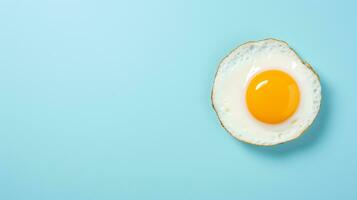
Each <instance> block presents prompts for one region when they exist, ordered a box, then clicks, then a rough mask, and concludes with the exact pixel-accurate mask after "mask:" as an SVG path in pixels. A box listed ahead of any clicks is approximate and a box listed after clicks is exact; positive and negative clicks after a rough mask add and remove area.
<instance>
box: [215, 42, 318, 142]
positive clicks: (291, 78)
mask: <svg viewBox="0 0 357 200" xmlns="http://www.w3.org/2000/svg"><path fill="white" fill-rule="evenodd" d="M211 97H212V105H213V108H214V110H215V111H216V113H217V115H218V118H219V120H220V122H221V124H222V126H223V127H224V128H225V129H226V130H227V131H228V132H229V133H230V134H231V135H232V136H234V137H235V138H237V139H239V140H241V141H244V142H247V143H250V144H256V145H262V146H271V145H276V144H280V143H284V142H287V141H290V140H293V139H295V138H297V137H299V136H300V135H301V134H302V133H303V132H304V131H305V130H306V129H307V128H308V127H309V126H310V125H311V124H312V123H313V121H314V119H315V118H316V116H317V114H318V112H319V109H320V103H321V85H320V81H319V77H318V75H317V74H316V72H315V71H314V70H313V69H312V68H311V66H310V65H309V64H307V63H306V62H304V61H302V60H301V59H300V57H299V56H298V55H297V54H296V52H295V51H294V50H292V49H291V48H290V47H289V46H288V44H287V43H286V42H283V41H280V40H276V39H266V40H261V41H256V42H248V43H245V44H243V45H241V46H239V47H238V48H236V49H235V50H233V51H232V52H231V53H230V54H229V55H228V56H227V57H225V58H224V59H223V60H222V62H221V63H220V65H219V67H218V70H217V73H216V77H215V80H214V84H213V89H212V96H211Z"/></svg>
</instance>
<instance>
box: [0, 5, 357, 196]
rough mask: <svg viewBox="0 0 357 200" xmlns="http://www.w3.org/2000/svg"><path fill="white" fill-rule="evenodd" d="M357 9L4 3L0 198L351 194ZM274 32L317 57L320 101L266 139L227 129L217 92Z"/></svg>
mask: <svg viewBox="0 0 357 200" xmlns="http://www.w3.org/2000/svg"><path fill="white" fill-rule="evenodd" d="M356 6H357V4H356V3H349V2H348V1H345V2H343V1H334V2H332V1H307V0H306V1H269V2H267V1H252V0H250V1H215V2H213V1H206V2H200V1H171V2H169V1H159V0H154V1H144V0H142V1H115V0H102V1H99V0H96V1H94V0H87V1H84V0H53V1H42V0H37V1H25V0H2V1H0V199H2V200H15V199H16V200H42V199H46V200H47V199H51V200H63V199H67V200H72V199H73V200H84V199H86V200H88V199H89V200H90V199H93V200H94V199H129V200H130V199H155V200H157V199H204V200H208V199H272V198H279V199H282V198H287V199H291V200H293V199H317V198H321V199H336V198H342V199H343V198H345V199H356V198H357V194H356V178H357V170H356V169H357V160H356V153H357V145H356V143H357V135H356V116H355V113H356V112H357V106H356V97H357V94H356V91H357V90H356V88H355V85H354V84H355V83H354V80H356V78H355V77H356V72H357V66H356V62H355V61H356V60H355V58H356V46H357V39H356V35H357V28H356V22H355V20H356V18H357V13H356V11H355V10H356ZM268 37H275V38H278V39H282V40H285V41H287V42H289V43H290V44H291V45H292V46H293V47H294V48H295V49H296V50H297V51H298V52H299V53H300V54H301V56H302V57H303V58H304V59H305V60H307V61H308V62H310V63H311V64H312V66H313V67H314V68H315V69H316V71H317V72H318V73H319V75H320V76H321V81H322V87H323V102H322V108H321V112H320V114H319V116H318V119H317V121H315V123H314V125H313V127H312V128H311V129H309V131H308V132H307V133H306V134H305V135H304V136H303V137H301V138H299V139H298V140H296V141H294V142H290V143H288V144H284V145H279V146H276V147H268V148H267V147H256V146H252V145H247V144H243V143H241V142H239V141H237V140H235V139H234V138H232V137H231V136H230V135H229V134H228V133H226V132H225V131H224V130H223V129H222V128H221V127H220V125H219V122H218V120H217V117H216V115H215V113H214V111H213V109H212V107H211V102H210V90H211V87H212V83H213V78H214V74H215V71H216V68H217V64H218V63H219V61H220V60H221V59H222V58H223V57H224V56H225V55H226V54H227V53H229V52H230V51H231V50H232V49H233V48H235V47H236V46H237V45H239V44H241V43H244V42H246V41H249V40H257V39H263V38H268Z"/></svg>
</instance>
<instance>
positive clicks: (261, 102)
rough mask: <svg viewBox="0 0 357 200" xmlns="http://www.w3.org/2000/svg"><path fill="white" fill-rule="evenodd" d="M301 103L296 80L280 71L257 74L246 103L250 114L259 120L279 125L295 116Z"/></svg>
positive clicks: (250, 85)
mask: <svg viewBox="0 0 357 200" xmlns="http://www.w3.org/2000/svg"><path fill="white" fill-rule="evenodd" d="M299 101H300V91H299V87H298V85H297V84H296V82H295V80H294V79H293V78H292V77H291V76H290V75H289V74H287V73H285V72H282V71H279V70H268V71H264V72H262V73H259V74H257V75H256V76H255V77H254V78H253V79H252V80H251V81H250V83H249V85H248V88H247V93H246V102H247V106H248V109H249V111H250V113H251V114H252V115H253V116H254V117H255V118H256V119H258V120H260V121H262V122H265V123H269V124H278V123H281V122H283V121H285V120H286V119H288V118H289V117H290V116H291V115H293V114H294V112H295V111H296V109H297V107H298V106H299Z"/></svg>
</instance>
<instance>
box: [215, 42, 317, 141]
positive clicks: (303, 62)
mask: <svg viewBox="0 0 357 200" xmlns="http://www.w3.org/2000/svg"><path fill="white" fill-rule="evenodd" d="M265 40H275V41H278V42H283V43H285V44H286V45H287V46H288V47H289V49H291V50H292V51H293V52H294V53H295V54H296V55H297V57H298V58H299V60H300V61H301V63H302V64H304V65H305V66H306V67H307V68H308V69H310V70H311V71H312V73H314V74H315V75H316V76H317V79H318V80H319V83H320V87H321V81H320V76H319V75H318V74H317V73H316V71H315V70H314V69H313V68H312V66H311V65H310V64H309V63H308V62H306V61H304V60H303V59H302V57H301V56H300V55H299V54H298V53H297V52H296V51H295V49H293V48H292V47H291V46H290V45H289V43H287V42H285V41H283V40H278V39H275V38H266V39H262V40H251V41H248V42H245V43H243V44H241V45H238V46H237V47H236V48H234V49H233V50H231V51H230V52H229V53H228V54H227V55H226V56H224V58H222V59H221V61H220V62H219V64H218V67H217V70H216V73H215V75H214V80H213V85H212V90H211V105H212V107H213V110H214V112H215V113H216V116H217V118H218V120H219V123H220V124H221V126H222V127H223V128H224V130H226V131H227V132H228V133H229V134H230V135H231V136H232V137H234V138H235V139H237V140H238V141H241V142H244V143H247V144H250V145H256V146H276V145H279V144H284V143H287V142H290V141H292V140H295V139H297V138H299V137H301V136H302V135H303V134H304V133H305V132H306V131H307V130H308V129H309V128H310V127H311V126H312V124H313V123H314V122H315V120H316V118H317V117H318V115H319V113H320V108H321V103H322V87H321V90H320V96H321V99H320V104H319V109H318V111H317V114H316V116H315V118H314V119H313V120H312V122H311V123H310V124H309V126H308V127H307V128H306V129H304V130H303V131H301V132H300V133H299V134H298V135H297V136H296V137H294V138H292V139H289V140H286V141H283V142H279V143H276V144H258V143H254V142H251V141H247V140H244V139H241V138H238V137H236V136H234V135H233V134H232V133H231V132H230V131H229V130H228V129H227V128H226V127H225V126H224V125H223V122H222V120H221V119H220V118H219V115H218V112H217V109H216V108H215V106H214V103H213V96H214V92H213V91H214V86H215V83H216V78H217V74H218V70H219V68H220V66H221V64H222V62H223V61H224V60H225V59H226V58H227V57H228V56H229V55H231V54H232V53H233V52H234V51H235V50H236V49H238V48H239V47H241V46H243V45H247V44H250V43H256V42H261V41H265Z"/></svg>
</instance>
